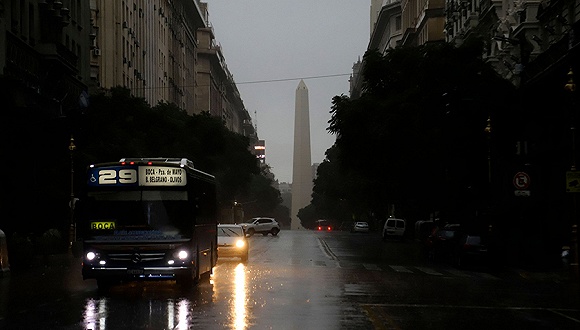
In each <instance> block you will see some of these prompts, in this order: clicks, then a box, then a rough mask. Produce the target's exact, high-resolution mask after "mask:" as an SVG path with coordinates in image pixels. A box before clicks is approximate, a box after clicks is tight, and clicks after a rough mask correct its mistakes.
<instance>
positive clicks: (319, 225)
mask: <svg viewBox="0 0 580 330" xmlns="http://www.w3.org/2000/svg"><path fill="white" fill-rule="evenodd" d="M314 230H317V231H332V230H334V226H333V225H332V223H330V221H328V220H316V221H315V222H314Z"/></svg>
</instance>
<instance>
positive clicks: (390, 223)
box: [383, 217, 406, 239]
mask: <svg viewBox="0 0 580 330" xmlns="http://www.w3.org/2000/svg"><path fill="white" fill-rule="evenodd" d="M405 225H406V223H405V220H403V219H397V218H392V217H390V218H388V219H387V221H386V222H385V226H384V227H383V239H387V238H388V237H396V238H403V235H405Z"/></svg>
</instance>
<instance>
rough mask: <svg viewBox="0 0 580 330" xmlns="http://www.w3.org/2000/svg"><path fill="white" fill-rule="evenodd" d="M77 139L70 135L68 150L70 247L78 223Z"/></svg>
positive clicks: (74, 239)
mask: <svg viewBox="0 0 580 330" xmlns="http://www.w3.org/2000/svg"><path fill="white" fill-rule="evenodd" d="M76 148H77V146H76V145H75V139H74V138H73V136H72V135H71V136H70V143H69V145H68V150H69V151H70V202H69V206H70V228H69V242H70V247H72V244H73V242H74V241H76V225H75V219H74V208H75V193H74V173H75V170H74V158H73V153H74V151H75V150H76Z"/></svg>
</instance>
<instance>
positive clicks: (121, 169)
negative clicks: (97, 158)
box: [88, 166, 187, 187]
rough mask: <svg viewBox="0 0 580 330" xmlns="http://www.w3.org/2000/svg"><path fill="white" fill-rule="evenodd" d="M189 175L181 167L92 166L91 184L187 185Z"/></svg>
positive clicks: (89, 180)
mask: <svg viewBox="0 0 580 330" xmlns="http://www.w3.org/2000/svg"><path fill="white" fill-rule="evenodd" d="M186 183H187V175H186V172H185V169H183V168H181V167H169V166H110V167H101V168H98V167H97V168H90V169H89V171H88V185H89V186H100V187H103V186H165V187H166V186H185V185H186Z"/></svg>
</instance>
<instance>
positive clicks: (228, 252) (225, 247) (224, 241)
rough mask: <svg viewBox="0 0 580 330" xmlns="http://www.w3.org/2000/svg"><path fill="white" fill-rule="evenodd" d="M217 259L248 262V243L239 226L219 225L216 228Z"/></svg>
mask: <svg viewBox="0 0 580 330" xmlns="http://www.w3.org/2000/svg"><path fill="white" fill-rule="evenodd" d="M217 242H218V258H221V257H226V258H240V259H241V260H242V262H246V261H248V252H249V248H250V247H249V243H248V239H247V238H246V233H245V231H244V228H243V227H242V226H241V225H234V224H219V225H218V226H217Z"/></svg>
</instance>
